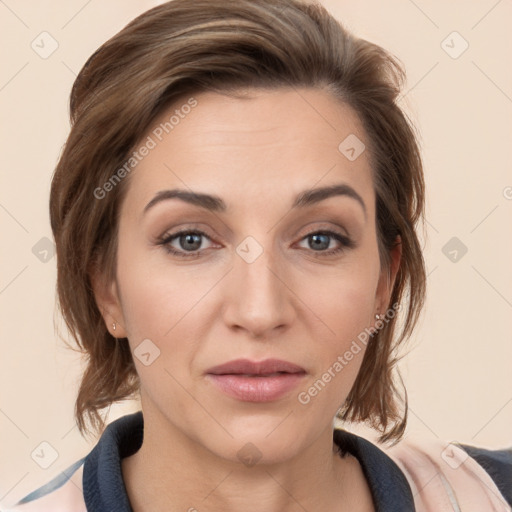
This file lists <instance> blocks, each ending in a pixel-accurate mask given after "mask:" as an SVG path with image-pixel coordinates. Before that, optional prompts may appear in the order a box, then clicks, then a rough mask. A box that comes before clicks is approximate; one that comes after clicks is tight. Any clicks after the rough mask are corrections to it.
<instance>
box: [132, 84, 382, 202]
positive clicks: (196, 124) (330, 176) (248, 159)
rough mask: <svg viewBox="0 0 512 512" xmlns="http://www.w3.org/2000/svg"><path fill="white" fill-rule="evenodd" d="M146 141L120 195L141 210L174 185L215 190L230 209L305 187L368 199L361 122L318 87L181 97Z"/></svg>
mask: <svg viewBox="0 0 512 512" xmlns="http://www.w3.org/2000/svg"><path fill="white" fill-rule="evenodd" d="M145 143H147V145H148V146H151V149H150V150H149V151H147V152H146V155H145V156H144V157H143V158H141V160H140V162H139V163H138V164H137V166H136V168H135V170H134V171H133V173H132V175H131V178H130V188H129V191H128V195H127V197H126V201H127V202H129V203H130V206H133V207H137V208H138V209H139V210H140V209H141V204H140V203H142V202H144V201H145V202H146V203H147V201H149V200H150V199H151V197H152V196H153V195H154V194H155V193H157V192H159V191H161V190H163V189H165V188H174V187H179V188H190V189H193V190H194V191H201V192H206V193H207V192H211V193H215V194H216V195H220V196H221V197H226V202H227V203H228V206H229V205H230V203H233V202H236V201H237V200H239V201H244V202H245V203H247V200H248V198H249V196H250V197H251V198H253V199H254V198H255V197H260V198H266V199H267V200H268V201H270V200H271V199H272V198H274V197H275V198H276V199H279V198H280V200H281V201H282V202H283V201H288V199H285V196H290V198H291V197H292V196H294V194H296V193H298V192H299V191H300V190H303V189H305V188H312V187H314V186H327V185H331V184H334V183H336V184H337V183H340V182H344V183H347V184H349V185H350V186H353V187H354V188H358V189H359V193H360V194H361V195H365V194H366V196H367V199H368V200H370V199H371V196H372V194H373V186H372V178H371V174H372V173H371V169H370V164H369V158H368V155H367V151H365V150H364V148H365V146H367V145H368V141H367V140H366V134H365V132H364V130H363V128H362V125H361V122H360V120H359V118H358V116H357V114H356V113H355V111H354V110H353V109H352V108H351V107H349V106H348V105H347V104H345V103H342V102H340V101H339V100H337V99H336V98H334V97H333V96H332V95H330V94H329V93H327V92H325V91H322V90H317V89H288V88H286V89H275V90H262V89H255V90H245V91H241V96H240V97H238V96H237V97H233V96H228V95H223V94H217V93H201V94H196V95H192V96H186V97H185V96H184V97H182V98H181V99H180V100H178V101H176V102H175V103H174V104H173V105H172V106H171V107H169V108H167V109H166V110H165V111H164V112H162V113H161V114H160V115H159V116H158V118H157V119H156V120H155V121H154V122H153V123H152V125H151V127H150V128H149V130H148V132H147V134H146V135H145V137H144V138H143V139H142V142H141V145H143V144H145ZM347 150H348V152H347ZM359 153H360V154H359ZM354 155H355V156H356V158H354ZM290 201H291V199H290ZM370 202H371V201H370ZM142 208H143V206H142Z"/></svg>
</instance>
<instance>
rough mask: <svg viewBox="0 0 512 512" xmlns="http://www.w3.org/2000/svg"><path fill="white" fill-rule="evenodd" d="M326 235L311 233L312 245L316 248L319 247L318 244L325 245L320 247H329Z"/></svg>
mask: <svg viewBox="0 0 512 512" xmlns="http://www.w3.org/2000/svg"><path fill="white" fill-rule="evenodd" d="M320 237H323V238H324V240H323V241H322V240H319V238H320ZM328 238H329V237H328V236H327V235H322V234H317V235H312V239H313V240H314V247H316V248H317V249H318V248H319V247H320V246H322V245H323V246H325V247H321V248H323V249H327V247H329V241H328ZM326 239H327V243H326V242H325V240H326Z"/></svg>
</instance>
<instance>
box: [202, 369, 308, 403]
mask: <svg viewBox="0 0 512 512" xmlns="http://www.w3.org/2000/svg"><path fill="white" fill-rule="evenodd" d="M304 376H305V373H282V374H279V375H272V376H268V377H247V376H243V375H234V374H228V375H214V374H211V373H210V374H208V377H209V378H210V380H211V382H213V383H214V384H215V385H216V386H217V387H218V388H219V389H220V390H221V391H223V392H224V393H226V395H229V396H232V397H233V398H237V399H238V400H242V401H244V402H272V401H273V400H278V399H279V398H281V397H283V396H284V395H286V394H287V393H288V392H289V391H291V390H292V389H293V388H294V387H296V386H297V384H298V383H299V382H300V381H301V380H302V379H303V378H304Z"/></svg>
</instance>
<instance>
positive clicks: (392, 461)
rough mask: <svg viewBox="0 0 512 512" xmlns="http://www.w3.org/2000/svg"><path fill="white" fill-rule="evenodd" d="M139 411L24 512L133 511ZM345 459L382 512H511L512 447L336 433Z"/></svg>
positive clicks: (110, 429) (32, 498)
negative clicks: (130, 487) (126, 466)
mask: <svg viewBox="0 0 512 512" xmlns="http://www.w3.org/2000/svg"><path fill="white" fill-rule="evenodd" d="M143 432H144V421H143V415H142V411H139V412H136V413H133V414H129V415H126V416H123V417H121V418H119V419H117V420H116V421H114V422H112V423H110V424H109V425H108V426H107V427H106V429H105V430H104V432H103V434H102V436H101V437H100V439H99V441H98V443H97V444H96V445H95V447H94V448H93V449H92V450H91V451H90V453H89V454H88V455H87V456H86V457H84V458H82V459H80V460H79V461H77V462H76V463H74V464H73V465H71V466H70V467H69V468H68V469H67V470H65V471H63V472H62V473H61V474H59V475H58V476H57V477H55V478H54V479H52V480H51V481H50V482H48V483H47V484H45V485H43V486H42V487H40V488H38V489H37V490H35V491H33V492H31V493H30V494H28V495H27V496H25V497H24V498H23V499H21V500H20V501H19V502H18V503H17V504H16V505H15V506H14V508H12V509H9V510H12V511H13V512H14V511H16V512H17V511H19V512H33V511H37V512H46V511H48V512H49V511H51V512H60V511H62V512H85V511H90V512H132V509H131V506H130V502H129V499H128V495H127V492H126V487H125V485H124V481H123V476H122V472H121V459H123V458H124V457H128V456H130V455H133V454H134V453H135V452H137V451H138V450H139V448H140V447H141V446H142V441H143ZM333 441H334V443H335V444H336V445H337V446H338V448H339V449H340V452H341V453H346V452H348V453H350V454H352V455H353V456H355V457H356V458H357V459H358V461H359V463H360V465H361V468H362V470H363V473H364V475H365V477H366V479H367V481H368V485H369V487H370V490H371V494H372V497H373V501H374V505H375V509H376V511H377V512H421V511H425V512H426V511H432V512H445V511H446V512H448V511H449V512H453V511H455V512H460V511H461V512H466V511H467V512H473V511H474V512H492V511H500V512H511V511H512V508H511V505H512V447H511V448H510V449H505V450H487V449H484V448H477V447H474V446H467V445H462V444H457V445H456V444H452V443H443V442H437V441H433V442H430V444H428V446H427V445H425V444H424V443H423V444H420V445H418V444H414V443H412V442H408V441H407V440H403V441H401V442H399V443H398V444H397V445H395V446H394V447H392V448H387V449H381V448H379V447H378V446H376V445H375V444H373V443H372V442H370V441H368V440H367V439H365V438H363V437H360V436H358V435H356V434H354V433H351V432H348V431H346V430H343V429H339V428H336V429H334V431H333Z"/></svg>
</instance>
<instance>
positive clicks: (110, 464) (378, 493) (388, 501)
mask: <svg viewBox="0 0 512 512" xmlns="http://www.w3.org/2000/svg"><path fill="white" fill-rule="evenodd" d="M143 434H144V420H143V417H142V411H139V412H136V413H133V414H128V415H126V416H123V417H121V418H119V419H117V420H116V421H114V422H112V423H111V424H110V425H108V426H107V428H106V429H105V431H104V432H103V435H102V436H101V438H100V440H99V441H98V443H97V444H96V446H95V447H94V448H93V450H92V451H91V452H90V453H89V455H87V457H86V459H85V464H84V474H83V491H84V499H85V504H86V506H87V510H94V511H95V512H107V511H108V512H132V508H131V506H130V502H129V500H128V494H127V492H126V487H125V485H124V481H123V476H122V472H121V459H123V458H124V457H129V456H130V455H133V454H134V453H136V452H137V451H138V450H139V448H140V447H141V446H142V440H143ZM333 440H334V442H335V443H336V445H337V446H338V447H339V449H340V451H341V453H345V452H348V453H350V454H352V455H353V456H354V457H356V458H357V459H358V460H359V463H360V465H361V467H362V469H363V472H364V474H365V476H366V478H367V480H368V484H369V486H370V490H371V493H372V497H373V501H374V503H375V508H376V511H377V512H413V511H414V510H415V507H414V499H413V496H412V492H411V488H410V486H409V483H408V482H407V479H406V478H405V476H404V474H403V473H402V471H401V470H400V468H399V467H398V466H397V465H396V463H395V462H394V461H393V460H392V459H391V458H390V457H389V456H388V455H386V454H385V453H384V452H383V451H382V450H380V449H379V448H378V447H377V446H375V445H374V444H373V443H371V442H369V441H367V440H366V439H364V438H362V437H359V436H357V435H355V434H352V433H351V432H347V431H345V430H341V429H335V430H334V432H333Z"/></svg>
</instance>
